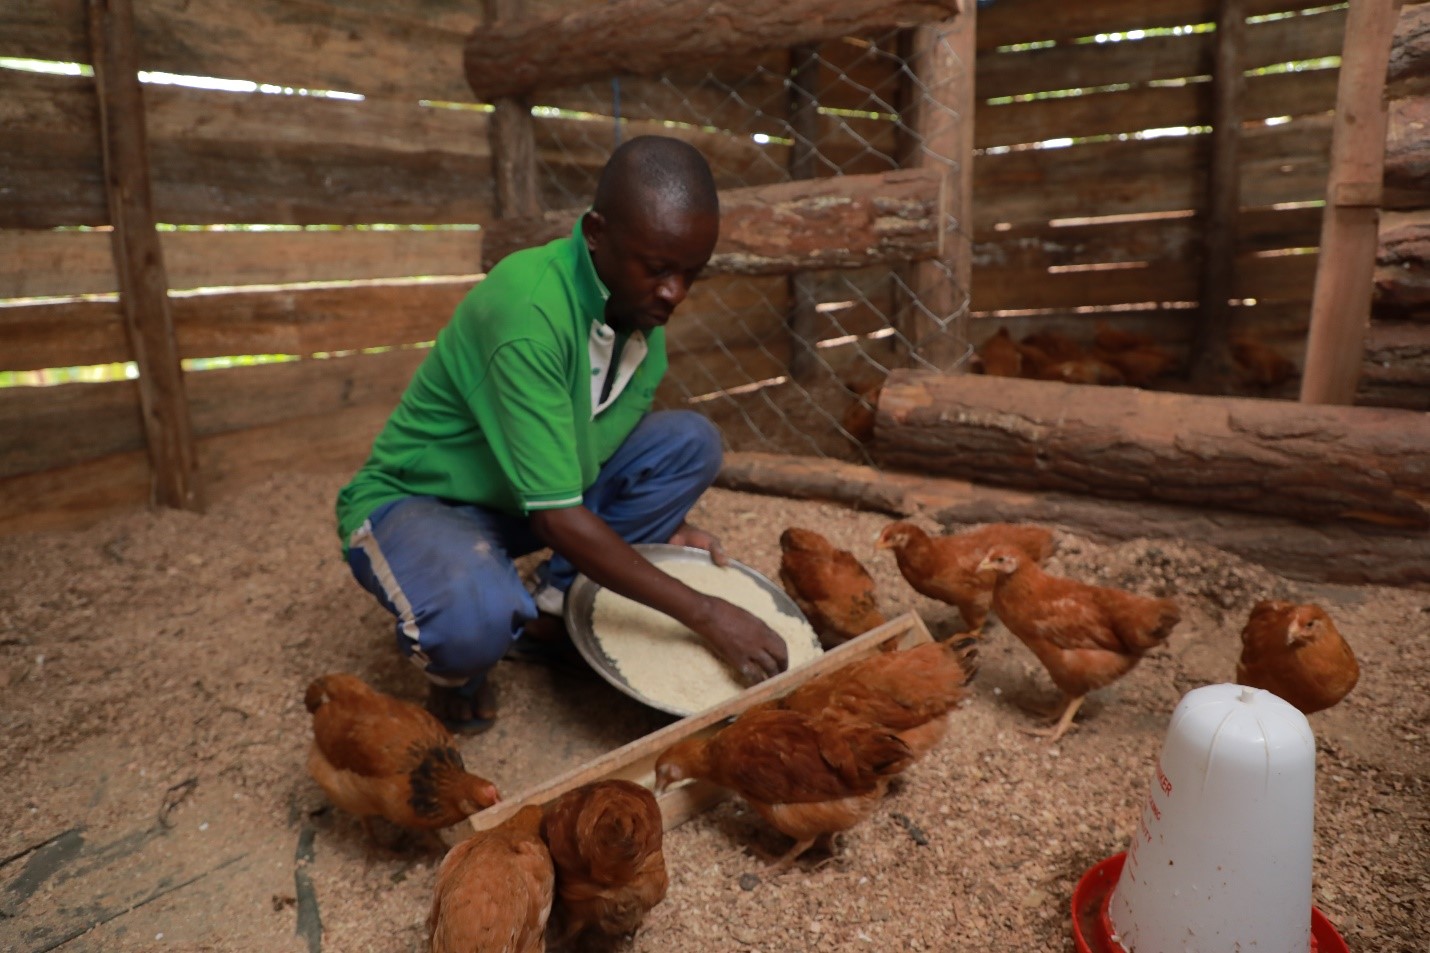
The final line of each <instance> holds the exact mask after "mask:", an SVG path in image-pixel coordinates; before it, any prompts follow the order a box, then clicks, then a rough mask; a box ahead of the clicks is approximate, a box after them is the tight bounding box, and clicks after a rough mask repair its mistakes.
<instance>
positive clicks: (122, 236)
mask: <svg viewBox="0 0 1430 953" xmlns="http://www.w3.org/2000/svg"><path fill="white" fill-rule="evenodd" d="M88 13H89V39H90V46H91V61H92V62H93V64H94V81H95V89H96V91H97V93H98V95H99V133H100V148H101V150H102V152H103V156H104V180H105V190H106V193H107V196H108V200H109V218H110V223H111V225H112V226H113V230H112V231H111V232H110V236H111V240H112V245H111V247H112V249H113V251H114V267H115V270H116V271H117V272H118V274H119V302H120V310H121V311H122V312H123V315H124V329H125V332H126V333H127V334H128V337H129V346H130V350H131V351H132V353H133V355H134V361H135V363H136V364H137V365H138V368H139V406H140V411H141V413H142V414H143V417H144V436H145V439H146V440H147V442H148V446H149V463H150V473H151V480H150V500H151V501H152V502H154V503H158V504H160V505H163V506H170V507H176V508H179V509H188V510H199V509H202V508H203V498H202V495H201V493H200V488H199V473H198V457H197V454H196V452H195V448H194V435H193V425H192V423H191V421H190V418H189V404H188V400H187V398H186V397H185V394H184V370H183V365H182V364H181V363H180V361H179V348H178V343H177V341H176V340H175V339H174V322H173V317H172V315H171V314H170V312H169V282H168V277H167V275H166V274H165V271H164V254H163V249H162V248H161V247H160V244H159V234H158V232H157V231H156V230H155V228H154V202H153V194H152V191H151V188H150V182H149V146H148V138H147V134H146V130H145V128H144V122H145V119H144V93H143V90H142V89H141V88H140V86H139V75H138V69H139V56H138V49H137V40H136V38H135V35H134V10H133V7H132V5H131V0H89V8H88Z"/></svg>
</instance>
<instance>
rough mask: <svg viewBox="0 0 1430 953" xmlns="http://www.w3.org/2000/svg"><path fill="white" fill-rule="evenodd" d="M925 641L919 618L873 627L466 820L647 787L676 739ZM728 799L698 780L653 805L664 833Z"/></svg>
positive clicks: (479, 821) (497, 818)
mask: <svg viewBox="0 0 1430 953" xmlns="http://www.w3.org/2000/svg"><path fill="white" fill-rule="evenodd" d="M929 641H932V636H931V635H929V631H928V629H927V628H926V627H925V626H924V623H923V620H922V619H920V618H919V617H918V615H916V614H915V613H912V612H907V613H905V614H903V615H901V616H899V617H897V618H895V619H890V620H889V621H888V622H886V623H884V624H883V625H881V626H879V627H878V628H877V629H871V630H870V631H868V632H865V633H864V634H863V635H861V636H858V637H857V638H854V639H851V640H849V641H848V642H845V643H844V644H843V645H840V646H837V647H836V648H833V649H830V650H829V651H827V652H825V653H824V654H823V655H821V656H819V657H818V658H816V659H815V660H814V661H812V662H810V663H808V664H807V665H804V666H802V667H800V668H797V669H795V670H794V671H790V672H785V673H784V674H782V675H776V676H775V677H774V678H771V679H769V680H768V681H764V682H761V683H760V684H758V685H755V686H753V687H751V688H747V689H746V690H745V691H743V692H741V693H740V694H739V695H736V696H735V697H734V698H731V699H729V700H728V701H724V702H721V703H720V704H719V705H716V706H714V707H713V708H710V709H709V710H708V711H704V712H701V713H700V714H698V715H691V716H689V717H687V718H682V719H680V720H679V721H677V722H675V723H674V724H671V725H666V726H665V727H664V728H662V729H660V730H659V731H656V732H653V733H651V734H649V735H646V736H645V737H644V738H637V739H636V740H635V741H632V742H631V743H630V744H628V745H625V746H624V747H621V748H617V749H616V750H615V751H611V752H608V753H606V754H604V755H601V756H600V757H599V758H596V759H595V760H593V761H589V762H587V763H586V764H583V765H578V766H577V767H575V768H573V769H571V770H570V771H568V772H566V773H565V774H562V775H560V776H558V777H556V778H553V779H551V780H550V781H547V782H545V783H543V784H539V785H537V786H536V787H534V788H531V789H530V790H527V791H523V792H522V793H521V794H518V795H516V796H515V797H512V798H508V799H507V800H505V801H503V802H502V803H500V804H498V805H496V806H494V807H489V808H487V809H486V810H484V811H481V812H479V813H476V814H473V815H472V816H471V817H470V818H469V819H468V820H469V822H470V823H471V825H472V830H473V831H485V830H490V829H491V828H493V827H496V826H497V825H498V824H500V823H502V822H503V821H505V820H506V819H507V818H509V817H511V816H512V815H513V814H515V813H516V812H517V811H519V810H521V809H522V808H523V807H526V806H527V805H531V804H536V805H545V804H550V803H551V802H552V801H554V800H556V799H557V798H559V797H560V796H561V795H563V794H565V793H566V792H567V791H574V790H575V789H577V788H579V787H581V786H582V785H584V784H590V783H592V782H595V781H603V780H609V779H614V778H620V779H623V780H626V781H632V782H635V783H636V784H644V785H646V786H647V787H649V786H651V785H652V784H653V783H654V780H655V762H656V759H657V758H659V757H660V756H661V754H662V753H664V752H665V750H666V749H667V748H669V747H670V746H671V745H673V744H675V743H676V742H677V741H682V740H684V739H686V738H691V737H696V736H698V735H702V734H710V733H713V732H714V731H716V730H717V729H718V728H719V727H720V726H721V725H722V724H723V723H724V722H726V721H727V720H728V719H730V718H733V717H736V716H738V715H739V714H740V713H742V712H744V711H747V710H749V709H750V708H753V707H754V706H755V705H759V704H762V703H763V702H766V701H769V700H770V699H772V698H778V697H780V696H781V695H785V694H788V693H789V692H791V691H793V690H794V689H796V688H798V687H799V686H801V685H803V684H804V683H805V682H808V681H809V680H810V679H812V678H816V677H818V676H820V675H823V674H825V673H827V672H832V671H835V670H836V669H840V668H843V667H844V666H846V665H848V664H850V663H851V662H855V661H857V660H859V659H861V658H867V657H868V656H870V655H873V654H874V653H876V652H879V651H883V650H884V648H885V646H889V645H892V646H894V647H895V648H897V649H907V648H912V647H913V646H915V645H920V644H922V643H924V642H929ZM728 796H729V793H728V792H726V791H724V790H723V789H721V788H719V787H716V786H715V785H713V784H707V783H704V782H696V783H694V784H687V785H682V786H680V787H678V788H672V789H671V790H669V791H667V792H666V793H665V794H663V795H661V796H660V797H659V799H658V801H657V803H658V804H659V805H660V813H661V818H662V820H663V821H664V824H665V829H666V830H670V829H671V828H673V827H678V826H679V825H681V824H683V823H685V822H686V821H687V820H689V819H690V818H691V817H694V816H695V815H696V814H699V813H700V812H702V811H704V810H706V809H707V808H710V807H713V806H714V805H715V804H717V803H719V802H720V801H722V800H724V799H725V798H726V797H728Z"/></svg>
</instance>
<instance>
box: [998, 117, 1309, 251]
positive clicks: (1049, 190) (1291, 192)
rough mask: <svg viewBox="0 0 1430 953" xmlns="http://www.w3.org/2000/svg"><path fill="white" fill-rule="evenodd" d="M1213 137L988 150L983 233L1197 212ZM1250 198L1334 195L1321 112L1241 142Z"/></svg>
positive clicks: (1264, 202) (1250, 201) (1261, 201)
mask: <svg viewBox="0 0 1430 953" xmlns="http://www.w3.org/2000/svg"><path fill="white" fill-rule="evenodd" d="M1207 148H1208V142H1207V141H1206V137H1205V136H1185V137H1175V138H1162V139H1147V140H1135V141H1130V142H1100V143H1089V144H1086V145H1080V146H1069V147H1068V148H1065V149H1028V150H1023V151H1016V152H1009V153H1005V154H1002V155H983V156H980V157H979V159H978V161H977V162H976V163H975V164H974V170H973V174H974V180H975V182H974V188H975V194H976V195H978V196H980V198H981V201H980V202H979V204H978V205H977V206H976V208H975V209H974V225H975V228H977V229H980V230H981V229H984V228H992V227H993V225H994V224H996V223H998V222H1012V223H1020V222H1032V221H1047V220H1048V219H1052V218H1067V217H1076V216H1086V215H1121V214H1133V213H1141V212H1169V211H1176V210H1179V209H1189V208H1197V207H1199V205H1200V198H1199V191H1200V189H1201V187H1202V186H1201V183H1200V182H1199V180H1198V179H1197V177H1196V173H1197V170H1198V169H1199V168H1201V163H1203V162H1205V161H1206V155H1207ZM1241 153H1242V169H1241V175H1242V204H1243V205H1246V206H1251V207H1260V206H1270V205H1275V204H1278V203H1284V202H1298V201H1313V200H1319V199H1323V198H1324V197H1325V181H1326V173H1327V171H1328V169H1329V154H1330V126H1329V123H1328V121H1327V120H1325V119H1322V118H1315V119H1306V120H1300V121H1297V122H1290V123H1286V124H1284V125H1279V126H1270V127H1263V128H1260V129H1254V130H1251V131H1248V132H1246V133H1245V134H1244V136H1243V138H1242V148H1241Z"/></svg>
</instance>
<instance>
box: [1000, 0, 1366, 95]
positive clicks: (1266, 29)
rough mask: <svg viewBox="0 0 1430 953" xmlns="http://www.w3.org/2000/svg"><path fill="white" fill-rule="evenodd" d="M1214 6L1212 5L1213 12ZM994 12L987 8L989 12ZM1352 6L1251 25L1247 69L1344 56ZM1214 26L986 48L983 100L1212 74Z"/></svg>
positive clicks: (1210, 11) (1245, 62)
mask: <svg viewBox="0 0 1430 953" xmlns="http://www.w3.org/2000/svg"><path fill="white" fill-rule="evenodd" d="M1214 12H1215V5H1214V4H1213V5H1208V13H1209V14H1212V13H1214ZM995 16H997V14H996V12H989V13H987V14H985V17H986V18H988V19H993V18H994V17H995ZM1345 23H1346V12H1345V10H1344V9H1343V8H1342V9H1326V10H1323V11H1322V12H1320V13H1317V14H1314V15H1311V16H1303V17H1297V18H1296V19H1294V20H1292V21H1286V20H1272V21H1269V22H1263V23H1250V24H1247V46H1246V58H1245V61H1244V65H1245V67H1246V68H1247V69H1248V70H1251V69H1259V68H1261V67H1265V66H1270V65H1272V64H1275V63H1287V62H1296V61H1300V60H1310V59H1319V58H1321V57H1326V56H1338V55H1340V52H1341V40H1342V37H1343V35H1344V33H1345ZM1215 36H1216V34H1214V33H1193V34H1186V35H1183V36H1149V37H1146V38H1145V39H1141V40H1129V41H1125V42H1122V43H1081V44H1068V43H1062V44H1059V45H1057V46H1050V47H1043V48H1040V49H1033V50H1020V51H1018V52H1012V51H1008V52H995V51H985V52H983V53H981V54H980V55H979V57H978V95H979V97H980V98H982V99H992V98H994V97H999V96H1014V95H1017V94H1019V93H1036V92H1043V91H1046V90H1051V89H1078V88H1089V87H1095V86H1110V85H1113V84H1117V83H1145V82H1148V81H1150V80H1159V79H1175V78H1179V77H1187V76H1210V75H1211V71H1212V48H1213V45H1214V43H1215Z"/></svg>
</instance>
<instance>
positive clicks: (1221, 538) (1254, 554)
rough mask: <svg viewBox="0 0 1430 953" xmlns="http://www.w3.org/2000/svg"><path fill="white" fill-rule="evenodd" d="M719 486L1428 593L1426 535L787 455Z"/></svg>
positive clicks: (741, 461) (728, 468) (726, 473)
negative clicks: (1212, 555)
mask: <svg viewBox="0 0 1430 953" xmlns="http://www.w3.org/2000/svg"><path fill="white" fill-rule="evenodd" d="M716 483H717V485H719V486H723V487H725V488H727V489H731V490H740V491H743V492H748V493H773V494H778V495H781V496H789V497H794V498H797V499H820V500H833V501H836V502H839V503H843V504H844V505H846V506H853V507H857V508H859V509H868V510H876V511H878V512H881V513H889V514H890V515H892V516H895V517H908V516H914V515H925V516H929V517H932V518H933V519H935V520H937V521H938V522H940V523H942V524H944V525H945V526H950V528H953V526H952V524H967V523H993V522H1000V521H1009V522H1017V523H1041V524H1044V525H1050V526H1062V527H1063V528H1065V529H1067V530H1069V531H1070V532H1073V533H1078V534H1080V535H1087V536H1090V537H1092V538H1093V539H1099V540H1130V539H1143V538H1145V539H1172V540H1177V541H1180V542H1192V543H1202V544H1205V545H1208V546H1215V547H1217V548H1218V549H1222V550H1225V551H1226V552H1229V553H1234V554H1235V555H1237V556H1240V557H1241V558H1243V559H1247V560H1250V561H1252V562H1255V563H1259V564H1260V565H1263V566H1266V567H1267V568H1269V569H1271V570H1272V571H1273V572H1277V573H1281V574H1282V575H1286V576H1290V577H1291V578H1293V579H1307V580H1313V581H1317V582H1337V583H1347V584H1352V585H1364V584H1367V583H1369V584H1374V585H1384V586H1408V587H1411V588H1415V589H1425V590H1430V534H1427V533H1424V532H1420V533H1415V532H1397V531H1393V530H1387V529H1383V528H1378V527H1356V526H1348V525H1344V524H1336V523H1322V524H1318V525H1308V524H1306V523H1303V522H1301V521H1299V520H1291V519H1284V518H1281V517H1275V516H1267V515H1262V514H1252V513H1230V512H1226V511H1219V510H1212V509H1208V508H1207V507H1204V506H1202V507H1192V506H1175V505H1172V504H1167V503H1152V502H1147V501H1137V502H1133V501H1108V500H1099V499H1094V498H1092V497H1084V496H1075V495H1072V494H1068V493H1054V492H1044V491H1038V492H1028V491H1026V490H1007V489H1001V488H999V487H991V486H980V485H978V484H975V483H968V482H965V481H963V480H953V479H946V478H940V477H931V476H928V475H927V474H926V473H925V472H923V471H919V472H918V473H914V472H900V471H897V470H882V471H881V470H876V469H874V468H873V467H865V466H857V465H855V464H852V463H845V462H842V461H839V460H828V459H816V458H812V457H791V456H789V455H788V454H770V453H727V454H726V455H725V462H724V466H723V467H722V468H721V471H720V476H719V478H718V479H717V481H716Z"/></svg>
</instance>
